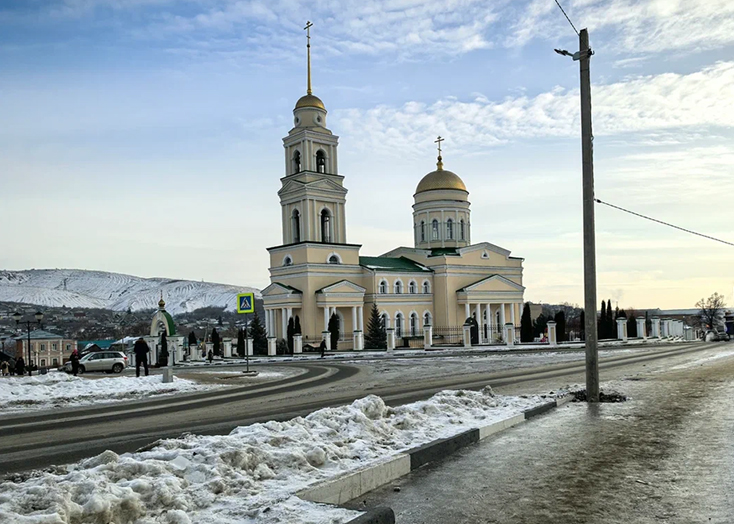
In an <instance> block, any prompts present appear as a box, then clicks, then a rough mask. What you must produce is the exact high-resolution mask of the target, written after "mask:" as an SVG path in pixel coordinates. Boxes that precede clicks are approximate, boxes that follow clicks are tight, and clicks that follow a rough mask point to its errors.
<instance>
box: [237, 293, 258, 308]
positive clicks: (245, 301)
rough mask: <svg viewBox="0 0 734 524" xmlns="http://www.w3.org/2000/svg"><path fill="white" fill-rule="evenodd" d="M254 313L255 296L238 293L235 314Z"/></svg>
mask: <svg viewBox="0 0 734 524" xmlns="http://www.w3.org/2000/svg"><path fill="white" fill-rule="evenodd" d="M254 312H255V294H254V293H240V294H239V295H237V313H254Z"/></svg>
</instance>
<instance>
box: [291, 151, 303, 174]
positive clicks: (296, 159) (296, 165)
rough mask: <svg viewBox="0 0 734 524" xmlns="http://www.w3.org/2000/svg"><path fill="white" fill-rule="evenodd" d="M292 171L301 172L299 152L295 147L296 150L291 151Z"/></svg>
mask: <svg viewBox="0 0 734 524" xmlns="http://www.w3.org/2000/svg"><path fill="white" fill-rule="evenodd" d="M293 172H294V173H300V172H301V152H300V151H298V150H297V149H296V152H295V153H293Z"/></svg>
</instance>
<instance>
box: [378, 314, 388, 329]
mask: <svg viewBox="0 0 734 524" xmlns="http://www.w3.org/2000/svg"><path fill="white" fill-rule="evenodd" d="M380 322H381V323H382V327H383V328H385V329H387V328H389V327H390V315H388V314H387V313H383V314H382V315H380Z"/></svg>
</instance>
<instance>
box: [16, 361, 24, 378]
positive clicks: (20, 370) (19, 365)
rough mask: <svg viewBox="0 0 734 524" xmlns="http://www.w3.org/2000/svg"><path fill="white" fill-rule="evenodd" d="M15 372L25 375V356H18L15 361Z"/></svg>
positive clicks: (20, 375)
mask: <svg viewBox="0 0 734 524" xmlns="http://www.w3.org/2000/svg"><path fill="white" fill-rule="evenodd" d="M15 374H16V375H18V376H19V377H22V376H23V375H25V360H23V357H22V356H20V357H18V360H16V361H15Z"/></svg>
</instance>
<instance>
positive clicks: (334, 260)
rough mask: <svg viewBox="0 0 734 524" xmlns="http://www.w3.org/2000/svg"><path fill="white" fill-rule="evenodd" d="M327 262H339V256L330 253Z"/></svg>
mask: <svg viewBox="0 0 734 524" xmlns="http://www.w3.org/2000/svg"><path fill="white" fill-rule="evenodd" d="M329 264H341V260H339V257H338V256H336V255H331V256H330V257H329Z"/></svg>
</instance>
